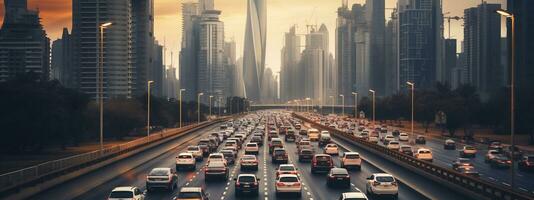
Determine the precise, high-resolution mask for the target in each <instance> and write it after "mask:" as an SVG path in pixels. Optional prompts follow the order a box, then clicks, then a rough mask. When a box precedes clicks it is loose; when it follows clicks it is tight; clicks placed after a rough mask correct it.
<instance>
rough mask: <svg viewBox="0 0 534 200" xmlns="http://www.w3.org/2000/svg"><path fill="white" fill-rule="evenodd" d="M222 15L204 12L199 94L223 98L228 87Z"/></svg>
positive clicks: (200, 44) (200, 39) (199, 56)
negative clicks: (220, 17)
mask: <svg viewBox="0 0 534 200" xmlns="http://www.w3.org/2000/svg"><path fill="white" fill-rule="evenodd" d="M220 14H221V11H218V10H205V11H204V12H202V15H201V19H200V22H199V35H198V36H199V46H198V53H197V56H198V57H197V59H198V61H197V63H198V83H197V84H198V92H199V93H204V95H206V96H214V97H223V96H224V95H225V88H226V86H227V85H226V84H227V81H226V72H225V65H224V24H223V22H221V21H220V20H219V15H220ZM205 99H207V98H205ZM206 102H207V101H206Z"/></svg>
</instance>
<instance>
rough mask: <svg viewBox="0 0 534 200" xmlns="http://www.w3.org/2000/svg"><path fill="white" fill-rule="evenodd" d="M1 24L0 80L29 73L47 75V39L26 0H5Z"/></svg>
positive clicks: (48, 41) (48, 69) (36, 12)
mask: <svg viewBox="0 0 534 200" xmlns="http://www.w3.org/2000/svg"><path fill="white" fill-rule="evenodd" d="M4 5H5V14H4V23H3V24H2V28H1V29H0V82H1V81H6V80H8V79H10V78H12V77H14V76H15V75H17V74H22V73H28V72H32V73H34V74H35V75H37V76H39V77H41V78H44V79H48V78H50V47H49V46H50V39H49V38H48V37H47V36H46V32H45V31H44V29H43V26H42V25H41V23H40V20H39V12H38V11H31V10H28V8H27V6H28V5H27V1H26V0H4Z"/></svg>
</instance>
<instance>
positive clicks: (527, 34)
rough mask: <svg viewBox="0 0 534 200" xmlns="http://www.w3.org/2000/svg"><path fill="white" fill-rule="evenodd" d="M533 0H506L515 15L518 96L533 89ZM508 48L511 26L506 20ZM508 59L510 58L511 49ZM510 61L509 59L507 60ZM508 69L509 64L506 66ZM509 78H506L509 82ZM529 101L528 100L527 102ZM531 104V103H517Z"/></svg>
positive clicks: (510, 47)
mask: <svg viewBox="0 0 534 200" xmlns="http://www.w3.org/2000/svg"><path fill="white" fill-rule="evenodd" d="M532 8H534V1H532V0H508V4H507V9H508V10H509V11H510V12H512V13H513V14H514V15H515V17H516V20H515V22H516V24H515V25H516V26H515V31H516V32H515V34H516V35H515V37H516V39H515V41H516V43H515V75H516V80H515V81H516V89H517V91H518V96H521V95H522V94H523V95H524V94H528V93H530V94H532V91H534V84H532V80H534V67H533V66H534V38H533V37H532V36H533V35H534V24H533V22H534V12H532ZM508 22H509V23H508V28H507V30H508V37H507V38H508V47H509V48H508V49H512V42H511V39H512V35H511V34H512V31H511V30H512V27H511V24H510V20H508ZM508 53H509V54H508V55H510V56H509V58H508V59H511V58H512V56H511V53H512V52H511V51H509V52H508ZM509 62H510V61H509ZM507 70H508V71H509V70H510V66H508V67H507ZM509 80H510V79H508V82H509ZM529 103H530V102H529ZM518 106H525V107H528V106H531V105H518Z"/></svg>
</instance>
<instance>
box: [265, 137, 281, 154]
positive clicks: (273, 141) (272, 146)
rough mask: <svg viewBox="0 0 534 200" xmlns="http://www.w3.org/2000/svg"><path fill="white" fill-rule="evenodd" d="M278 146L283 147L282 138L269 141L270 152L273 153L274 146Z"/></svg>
mask: <svg viewBox="0 0 534 200" xmlns="http://www.w3.org/2000/svg"><path fill="white" fill-rule="evenodd" d="M277 147H280V148H283V147H284V144H282V140H280V139H279V138H273V139H272V140H271V142H270V143H269V153H273V150H274V148H277Z"/></svg>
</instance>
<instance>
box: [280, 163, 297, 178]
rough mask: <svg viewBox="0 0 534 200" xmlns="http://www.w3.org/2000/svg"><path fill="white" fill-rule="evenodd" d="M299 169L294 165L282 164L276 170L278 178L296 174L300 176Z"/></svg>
mask: <svg viewBox="0 0 534 200" xmlns="http://www.w3.org/2000/svg"><path fill="white" fill-rule="evenodd" d="M297 170H298V169H297V168H296V167H295V165H293V164H282V165H280V166H278V167H277V168H276V178H278V177H279V176H280V175H282V174H295V175H298V171H297Z"/></svg>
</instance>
